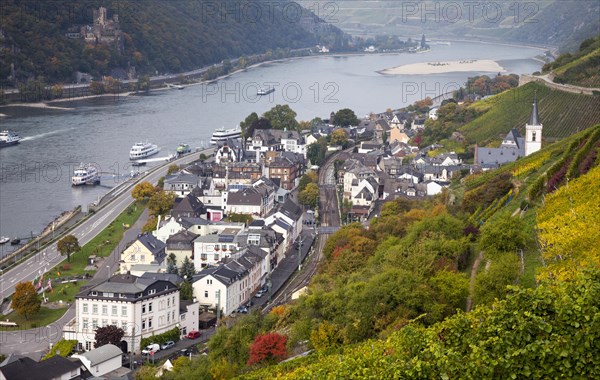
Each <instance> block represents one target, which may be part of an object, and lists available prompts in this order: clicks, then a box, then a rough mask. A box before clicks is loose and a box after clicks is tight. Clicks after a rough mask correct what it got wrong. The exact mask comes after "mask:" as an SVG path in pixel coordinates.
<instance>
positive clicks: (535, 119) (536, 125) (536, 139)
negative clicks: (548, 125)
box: [525, 94, 543, 156]
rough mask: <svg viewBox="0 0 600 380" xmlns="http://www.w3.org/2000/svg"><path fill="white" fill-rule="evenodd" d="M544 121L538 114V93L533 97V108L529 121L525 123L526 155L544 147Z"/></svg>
mask: <svg viewBox="0 0 600 380" xmlns="http://www.w3.org/2000/svg"><path fill="white" fill-rule="evenodd" d="M542 127H543V125H542V123H540V116H539V115H538V105H537V94H536V95H534V98H533V108H532V109H531V116H529V122H528V123H527V124H526V125H525V155H526V156H529V155H530V154H531V153H535V152H537V151H538V150H540V149H542Z"/></svg>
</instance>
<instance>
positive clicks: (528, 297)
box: [148, 125, 600, 379]
mask: <svg viewBox="0 0 600 380" xmlns="http://www.w3.org/2000/svg"><path fill="white" fill-rule="evenodd" d="M599 153H600V125H596V126H594V127H591V128H588V129H586V130H585V131H582V132H580V133H577V134H575V135H572V136H569V137H567V138H565V139H563V140H561V141H560V142H557V143H554V144H548V145H547V146H545V147H544V149H542V150H540V151H538V152H536V153H534V154H532V155H530V156H527V157H525V158H523V159H519V160H517V161H516V162H514V163H511V164H508V165H505V166H503V167H501V168H500V169H498V170H495V171H489V172H485V173H484V174H477V175H469V176H467V177H465V178H464V179H463V181H461V182H460V183H456V184H455V186H453V187H452V188H451V191H450V193H445V194H443V195H442V196H440V197H437V198H435V199H433V200H431V201H429V202H420V203H419V202H415V201H410V200H405V199H397V200H395V201H393V202H388V203H386V204H385V205H384V206H383V207H382V210H381V213H380V216H379V217H376V218H374V219H373V220H372V221H371V223H370V226H369V228H368V229H365V228H364V226H362V225H360V224H351V225H347V226H345V227H343V228H342V229H340V230H339V231H338V232H336V233H335V234H333V235H332V236H331V237H330V238H329V240H328V241H327V243H326V244H325V247H324V250H323V255H324V258H323V260H322V262H321V265H320V267H319V273H318V275H317V276H315V277H314V278H313V280H312V281H311V283H310V285H309V287H308V292H307V294H306V295H304V296H302V297H300V298H299V299H298V300H296V301H292V302H291V303H289V304H286V305H280V306H277V307H275V308H273V310H272V311H271V312H270V313H269V314H268V315H266V316H262V315H260V313H258V312H256V313H253V314H251V315H249V316H247V317H243V318H240V317H236V323H235V324H234V326H233V327H231V328H230V329H225V328H223V329H219V330H218V332H217V334H216V335H215V336H214V337H213V338H212V339H211V341H210V342H209V344H208V349H209V354H208V356H207V357H203V358H200V359H198V360H197V361H192V362H190V361H189V360H187V359H185V358H184V359H178V360H177V361H176V362H175V370H174V372H172V373H169V374H165V375H164V378H166V379H170V378H191V377H195V378H211V377H212V378H234V377H236V376H237V377H238V378H240V379H242V378H243V379H265V378H281V379H321V378H378V379H379V378H390V379H392V378H406V377H408V378H431V377H435V376H438V375H441V376H442V377H447V378H458V377H466V378H508V377H513V378H520V377H530V376H531V377H540V376H542V375H545V376H550V377H554V374H556V375H557V376H558V375H565V376H566V377H573V376H576V375H581V376H582V377H583V378H591V377H596V376H598V374H600V365H599V364H598V362H597V355H596V354H595V352H597V351H598V349H599V348H600V347H599V346H598V343H597V340H598V338H599V336H598V335H597V334H598V331H600V330H599V329H598V328H597V324H598V323H599V322H600V320H599V319H598V317H597V315H600V314H598V312H599V311H600V310H599V308H600V304H599V302H598V299H599V298H598V295H599V294H600V293H599V292H600V286H599V285H598V282H597V280H598V278H599V276H600V272H599V270H600V262H598V260H597V256H598V254H597V247H596V245H597V240H598V238H600V237H599V236H598V230H597V225H598V224H599V223H600V217H599V216H598V214H597V212H596V211H595V210H596V209H597V207H599V205H600V204H599V203H598V202H599V200H600V191H598V190H600V188H598V176H599V175H600V167H598V165H599V164H600V158H598V157H600V155H599ZM567 184H568V186H567ZM566 214H569V215H568V223H564V221H565V217H567V215H566ZM475 256H479V257H480V258H481V265H478V266H475V264H474V258H475ZM542 258H543V260H542ZM472 267H473V269H471V268H472ZM471 273H472V274H471ZM469 274H471V276H472V277H471V280H472V281H473V284H474V286H473V288H472V289H470V288H469V285H468V283H469ZM467 296H469V297H470V298H472V300H473V303H474V305H475V307H474V309H472V311H470V312H468V313H467V312H465V311H466V309H467V308H466V304H465V299H466V297H467ZM269 334H271V335H272V336H275V337H277V338H276V339H280V341H281V342H284V343H287V344H286V347H287V350H288V352H289V353H290V354H289V355H290V356H292V355H293V354H294V353H299V352H307V351H308V350H312V351H313V352H311V353H310V354H309V355H308V356H306V357H300V358H298V359H294V360H290V361H288V362H285V363H280V364H277V365H274V364H275V363H276V362H277V360H276V359H274V358H271V359H265V361H263V362H262V363H260V364H255V363H256V361H255V360H254V359H252V358H256V352H255V351H254V352H255V353H254V354H253V353H252V352H253V350H254V348H253V347H255V346H256V344H257V342H259V340H260V339H262V337H266V336H271V335H269ZM261 349H262V350H265V351H266V352H269V351H268V350H269V348H268V347H265V346H263V347H262V348H261ZM278 350H280V351H279V352H281V351H282V350H283V349H282V348H281V347H280V348H278ZM265 351H261V352H263V353H264V352H265ZM283 351H285V350H283ZM253 355H254V356H253ZM265 355H266V357H267V358H268V357H269V356H268V354H265ZM148 371H151V370H150V369H149V370H148ZM148 374H151V372H150V373H148Z"/></svg>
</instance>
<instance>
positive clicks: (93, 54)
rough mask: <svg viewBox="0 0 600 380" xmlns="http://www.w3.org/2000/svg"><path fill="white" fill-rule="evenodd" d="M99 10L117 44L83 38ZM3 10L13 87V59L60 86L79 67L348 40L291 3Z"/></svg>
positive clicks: (198, 58) (186, 63)
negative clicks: (113, 28)
mask: <svg viewBox="0 0 600 380" xmlns="http://www.w3.org/2000/svg"><path fill="white" fill-rule="evenodd" d="M99 7H105V8H106V9H107V12H106V20H107V21H112V20H113V17H114V15H118V29H119V34H118V36H119V37H118V41H115V42H110V43H96V42H94V41H92V42H91V43H90V41H89V40H88V43H86V42H85V40H84V38H83V37H80V38H77V37H76V34H77V33H79V32H80V31H81V27H85V26H93V23H94V20H93V19H94V16H95V15H94V11H97V10H98V9H99ZM0 12H1V14H0V18H1V20H2V22H1V23H0V48H1V49H2V50H3V54H2V55H1V56H0V81H1V83H0V84H4V85H8V84H13V81H10V80H9V79H11V78H10V76H11V74H12V70H11V64H14V75H15V77H16V78H17V80H20V81H23V80H26V79H28V78H32V77H36V78H37V77H39V76H42V77H44V79H45V80H46V82H49V83H53V82H60V81H69V80H70V79H71V78H72V76H73V73H74V72H75V71H81V72H86V73H90V74H92V75H93V76H95V77H97V76H100V75H109V74H111V71H112V72H114V69H116V68H119V69H123V70H129V69H130V68H131V67H132V66H134V67H135V70H136V72H137V74H141V73H151V74H154V73H155V72H157V71H158V72H159V73H164V72H171V73H175V72H180V71H184V70H189V69H194V68H198V67H201V66H204V65H208V64H213V63H217V62H220V61H221V60H223V59H226V58H230V59H231V58H237V57H239V56H242V55H250V54H256V53H265V52H268V51H269V50H271V51H275V50H276V49H297V48H304V47H310V46H314V45H315V44H317V43H324V44H327V45H329V46H332V47H334V48H335V47H337V48H339V47H342V46H343V45H344V44H345V41H346V36H345V35H344V34H343V32H341V31H340V30H339V29H338V28H336V27H334V26H331V25H328V24H326V23H325V22H323V21H322V20H321V19H319V18H317V17H316V16H315V15H314V14H312V13H311V12H309V11H308V10H306V9H304V8H301V7H300V6H299V5H297V4H296V3H292V2H290V1H289V0H275V1H272V0H252V1H250V0H219V1H196V0H178V1H161V0H114V1H111V0H88V1H82V2H78V1H72V0H52V1H47V2H44V1H38V0H4V1H3V5H2V7H0ZM67 33H71V38H69V37H67ZM73 34H75V36H74V35H73ZM106 35H108V37H109V38H110V37H111V31H110V30H109V31H108V33H107V34H106ZM89 36H91V37H92V39H93V35H92V34H91V30H90V34H89Z"/></svg>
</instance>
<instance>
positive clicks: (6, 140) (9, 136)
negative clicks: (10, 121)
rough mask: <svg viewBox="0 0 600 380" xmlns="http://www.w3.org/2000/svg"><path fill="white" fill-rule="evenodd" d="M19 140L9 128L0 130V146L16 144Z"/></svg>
mask: <svg viewBox="0 0 600 380" xmlns="http://www.w3.org/2000/svg"><path fill="white" fill-rule="evenodd" d="M19 141H21V137H19V135H17V134H16V133H15V132H13V131H11V130H5V131H2V132H0V148H3V147H5V146H11V145H16V144H18V143H19Z"/></svg>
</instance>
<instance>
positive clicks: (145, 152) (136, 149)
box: [129, 142, 159, 160]
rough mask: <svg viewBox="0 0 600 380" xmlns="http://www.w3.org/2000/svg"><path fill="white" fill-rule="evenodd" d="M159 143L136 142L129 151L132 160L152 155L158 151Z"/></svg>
mask: <svg viewBox="0 0 600 380" xmlns="http://www.w3.org/2000/svg"><path fill="white" fill-rule="evenodd" d="M158 151H159V149H158V145H154V144H150V143H148V142H146V143H136V144H134V145H133V146H132V147H131V150H130V151H129V159H130V160H140V159H143V158H147V157H150V156H152V155H153V154H156V153H158Z"/></svg>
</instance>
